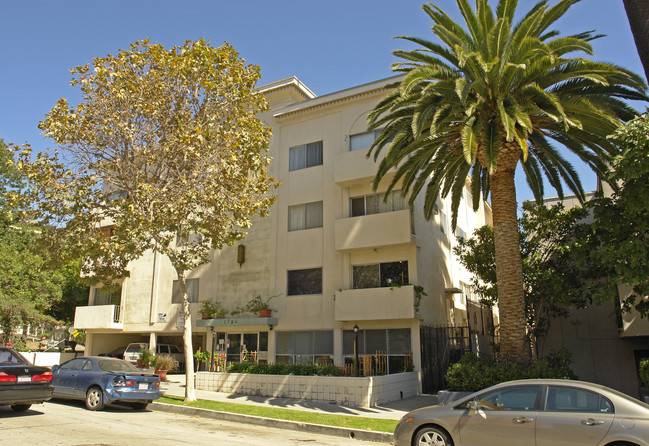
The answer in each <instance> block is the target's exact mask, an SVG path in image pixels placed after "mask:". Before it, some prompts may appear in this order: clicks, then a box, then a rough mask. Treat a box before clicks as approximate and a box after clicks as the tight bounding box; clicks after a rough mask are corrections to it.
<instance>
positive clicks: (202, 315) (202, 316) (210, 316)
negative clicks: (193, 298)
mask: <svg viewBox="0 0 649 446" xmlns="http://www.w3.org/2000/svg"><path fill="white" fill-rule="evenodd" d="M201 318H202V319H212V315H211V314H210V313H203V314H201Z"/></svg>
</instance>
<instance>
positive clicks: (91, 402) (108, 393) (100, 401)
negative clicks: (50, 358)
mask: <svg viewBox="0 0 649 446" xmlns="http://www.w3.org/2000/svg"><path fill="white" fill-rule="evenodd" d="M52 385H53V386H54V395H53V397H54V398H68V399H78V400H85V402H86V407H87V408H88V409H89V410H101V409H103V408H104V406H105V405H106V404H109V403H127V404H129V405H130V406H131V407H132V408H133V409H136V410H144V409H145V408H146V406H147V405H148V404H149V403H151V401H153V400H155V399H158V398H160V397H161V396H162V394H161V393H160V378H159V377H158V376H157V375H154V374H152V373H147V372H145V371H144V370H142V369H138V368H137V367H135V366H134V365H133V364H131V363H130V362H128V361H124V360H123V359H116V358H106V357H102V356H81V357H78V358H74V359H71V360H70V361H68V362H65V363H63V364H61V365H60V366H56V365H55V366H54V367H52Z"/></svg>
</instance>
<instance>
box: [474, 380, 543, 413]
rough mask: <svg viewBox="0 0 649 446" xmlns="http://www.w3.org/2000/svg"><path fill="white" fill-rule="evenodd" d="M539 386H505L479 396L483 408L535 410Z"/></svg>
mask: <svg viewBox="0 0 649 446" xmlns="http://www.w3.org/2000/svg"><path fill="white" fill-rule="evenodd" d="M538 391H539V386H515V387H505V388H501V389H498V390H494V391H492V392H488V393H485V394H483V395H480V396H478V397H477V403H478V406H479V407H480V408H481V409H483V410H519V411H520V410H525V411H527V410H534V406H535V404H536V395H537V394H538Z"/></svg>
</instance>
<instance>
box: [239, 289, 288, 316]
mask: <svg viewBox="0 0 649 446" xmlns="http://www.w3.org/2000/svg"><path fill="white" fill-rule="evenodd" d="M277 296H278V295H275V296H269V297H266V298H264V297H261V295H260V294H257V295H256V296H253V297H252V298H251V299H250V300H249V301H248V302H247V303H246V304H245V305H244V306H243V307H241V308H240V309H239V310H240V311H241V312H247V313H255V314H256V313H258V314H259V317H270V316H271V314H272V311H273V309H272V308H270V301H271V300H272V299H274V298H276V297H277Z"/></svg>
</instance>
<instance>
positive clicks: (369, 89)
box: [273, 74, 404, 119]
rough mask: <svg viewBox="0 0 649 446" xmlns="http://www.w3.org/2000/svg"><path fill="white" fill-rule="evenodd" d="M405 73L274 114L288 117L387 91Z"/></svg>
mask: <svg viewBox="0 0 649 446" xmlns="http://www.w3.org/2000/svg"><path fill="white" fill-rule="evenodd" d="M403 76H404V75H403V74H400V75H397V76H391V77H388V78H384V79H380V80H377V81H373V82H368V83H366V84H361V85H357V86H355V87H351V88H346V89H344V90H340V91H336V92H333V93H328V94H326V95H323V96H319V97H316V98H311V99H307V100H304V101H301V102H297V103H295V104H291V105H289V106H286V107H284V108H282V109H279V110H277V111H276V112H275V113H274V114H273V116H274V117H275V118H276V119H282V118H287V117H289V116H294V115H296V114H300V113H304V112H307V111H312V110H316V109H319V108H324V107H330V106H333V105H338V104H340V103H342V102H347V101H350V100H353V99H356V98H359V97H362V96H368V95H373V94H377V93H381V92H384V91H385V87H386V86H387V85H389V84H391V83H393V82H395V81H397V80H399V79H400V78H402V77H403Z"/></svg>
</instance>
